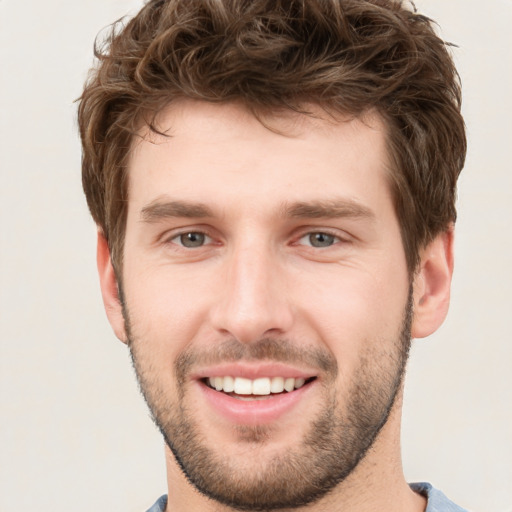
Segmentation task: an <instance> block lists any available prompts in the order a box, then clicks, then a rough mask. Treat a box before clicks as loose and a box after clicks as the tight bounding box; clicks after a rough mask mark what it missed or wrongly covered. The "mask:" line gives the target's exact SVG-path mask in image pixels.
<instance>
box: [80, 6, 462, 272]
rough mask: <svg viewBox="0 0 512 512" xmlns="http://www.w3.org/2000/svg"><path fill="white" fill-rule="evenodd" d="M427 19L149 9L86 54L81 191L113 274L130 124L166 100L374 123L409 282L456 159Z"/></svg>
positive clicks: (379, 12)
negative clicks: (383, 138)
mask: <svg viewBox="0 0 512 512" xmlns="http://www.w3.org/2000/svg"><path fill="white" fill-rule="evenodd" d="M449 46H450V45H449V44H448V43H445V42H444V41H443V40H442V39H441V38H440V37H439V36H438V35H437V34H436V31H435V26H434V23H433V22H432V20H430V19H429V18H427V17H425V16H423V15H421V14H419V13H417V12H416V10H415V8H414V5H412V6H411V7H409V6H408V5H405V4H404V2H402V1H399V0H250V1H249V0H150V1H149V2H147V3H146V4H145V5H144V7H143V8H142V9H141V10H140V12H139V13H138V14H137V15H136V16H135V17H134V18H132V19H131V20H129V21H128V22H126V23H124V22H123V21H118V22H116V23H115V24H114V25H113V26H112V27H111V29H110V31H109V35H108V36H107V37H106V38H104V39H103V40H102V41H101V42H98V40H97V42H96V44H95V55H96V57H97V65H96V66H95V68H94V69H93V70H91V72H90V75H89V78H88V80H87V82H86V84H85V88H84V91H83V94H82V96H81V98H80V103H79V108H78V122H79V128H80V135H81V140H82V147H83V156H82V179H83V187H84V191H85V194H86V197H87V202H88V205H89V209H90V211H91V214H92V216H93V218H94V220H95V222H96V223H97V225H98V227H99V229H101V230H102V232H103V233H104V235H105V237H106V238H107V240H108V243H109V247H110V250H111V255H112V261H113V263H114V267H115V268H116V269H117V270H119V269H120V267H121V265H122V252H123V243H124V231H125V228H126V215H127V200H128V196H127V194H128V191H127V189H128V187H127V160H128V156H129V152H130V148H131V145H132V140H133V138H134V136H136V134H137V133H138V131H139V129H140V127H141V125H142V124H147V125H148V126H149V127H150V128H152V129H154V130H156V128H155V127H154V120H155V117H156V115H157V114H158V112H159V111H161V110H162V109H163V108H164V107H166V106H167V105H168V104H169V103H171V102H173V101H174V100H176V99H179V98H191V99H197V100H202V101H208V102H231V101H237V102H241V103H242V104H244V105H246V107H247V108H249V109H251V110H252V111H253V112H255V113H257V112H260V113H264V112H275V111H279V110H280V109H292V110H297V111H302V110H301V109H302V107H303V106H304V105H305V104H311V103H313V104H317V105H320V106H321V107H323V108H325V109H327V110H328V111H331V112H333V113H342V114H349V115H355V116H362V115H364V113H366V112H368V111H369V110H375V111H377V112H378V113H379V115H380V116H381V117H382V119H383V120H384V122H385V124H386V126H387V129H388V133H387V147H388V152H389V156H390V161H391V163H392V169H391V172H390V184H391V191H392V194H393V200H394V203H395V209H396V213H397V217H398V219H399V222H400V226H401V232H402V241H403V245H404V249H405V254H406V258H407V264H408V268H409V271H411V272H412V271H413V270H414V269H415V267H416V265H417V263H418V258H419V256H418V254H419V250H420V249H421V247H422V246H424V245H426V244H427V243H428V242H429V241H431V240H432V239H433V238H434V237H435V236H436V235H437V234H439V233H440V232H442V231H444V230H446V229H448V227H449V226H450V225H451V223H452V222H454V221H455V217H456V210H455V195H456V182H457V178H458V175H459V173H460V171H461V169H462V167H463V164H464V159H465V153H466V136H465V127H464V121H463V119H462V116H461V112H460V109H461V90H460V80H459V76H458V74H457V71H456V69H455V66H454V63H453V61H452V58H451V55H450V52H449V48H448V47H449Z"/></svg>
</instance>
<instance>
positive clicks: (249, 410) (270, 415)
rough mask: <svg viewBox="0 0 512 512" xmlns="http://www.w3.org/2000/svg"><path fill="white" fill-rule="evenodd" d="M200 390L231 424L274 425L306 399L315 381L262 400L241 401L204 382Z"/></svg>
mask: <svg viewBox="0 0 512 512" xmlns="http://www.w3.org/2000/svg"><path fill="white" fill-rule="evenodd" d="M198 384H199V388H200V390H201V392H202V393H203V396H204V397H205V399H206V400H207V402H208V404H209V406H210V407H211V408H212V409H213V410H214V411H216V412H218V413H220V414H221V415H222V416H223V417H225V418H226V419H228V420H229V421H230V422H232V423H235V424H238V425H263V424H267V423H272V422H274V421H276V420H277V419H279V418H280V417H281V416H283V415H285V414H286V413H287V412H289V411H290V410H291V409H293V408H294V407H296V406H297V405H298V403H299V402H300V401H301V400H302V399H303V398H304V397H305V395H306V394H307V393H309V391H311V389H312V388H313V386H314V385H315V381H313V382H310V383H308V384H305V385H304V386H302V387H301V388H299V389H296V390H294V391H291V392H285V393H279V394H276V395H270V398H263V399H261V400H258V399H255V400H239V399H238V398H234V397H232V396H229V395H227V394H226V393H222V392H220V391H216V390H214V389H212V388H210V387H208V386H207V385H206V384H204V383H203V382H202V381H198Z"/></svg>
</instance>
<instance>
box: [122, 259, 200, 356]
mask: <svg viewBox="0 0 512 512" xmlns="http://www.w3.org/2000/svg"><path fill="white" fill-rule="evenodd" d="M125 276H126V285H125V290H124V291H125V296H126V302H127V307H128V312H129V317H130V324H131V334H132V337H133V338H141V339H144V343H146V344H147V345H151V347H152V349H151V350H152V353H153V354H154V356H155V357H154V359H155V360H156V359H157V358H160V359H161V358H164V359H166V360H168V359H169V358H170V357H171V358H172V357H173V356H174V355H175V354H177V353H179V352H180V351H181V350H183V349H184V348H185V347H186V345H187V344H188V342H190V340H192V339H194V338H195V337H196V336H197V335H198V331H199V330H200V329H201V318H205V315H206V312H207V310H208V306H207V297H206V290H207V289H206V284H207V283H204V281H203V283H202V284H200V283H201V280H200V279H194V280H191V279H190V278H189V277H187V276H186V275H185V273H180V272H171V271H170V270H169V269H165V268H163V269H157V270H156V271H149V270H146V271H142V272H140V273H138V274H135V273H131V275H130V272H129V267H128V268H127V271H126V273H125Z"/></svg>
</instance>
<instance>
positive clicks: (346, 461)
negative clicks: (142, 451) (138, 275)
mask: <svg viewBox="0 0 512 512" xmlns="http://www.w3.org/2000/svg"><path fill="white" fill-rule="evenodd" d="M124 310H125V321H126V326H127V330H128V331H131V329H130V322H129V320H130V319H129V315H128V312H127V311H126V308H124ZM411 321H412V292H410V293H409V298H408V302H407V306H406V308H405V311H404V315H403V321H402V326H401V331H400V333H399V335H397V337H396V339H395V340H393V343H391V342H390V341H389V340H381V341H382V343H371V344H369V346H370V347H371V349H368V351H367V352H366V353H365V352H363V355H362V357H361V358H360V364H359V368H358V369H357V370H356V372H354V376H353V378H352V381H351V382H350V383H349V384H348V385H347V386H346V387H345V389H347V393H346V394H345V401H346V403H345V404H343V403H339V397H337V396H336V394H335V393H334V392H333V390H334V386H333V383H334V381H335V380H336V377H337V375H338V367H337V363H336V360H335V359H334V357H333V356H332V354H331V353H329V352H327V351H326V350H325V349H313V350H310V351H307V352H304V351H300V350H299V349H297V348H296V347H295V346H294V344H293V343H292V342H290V341H289V340H280V339H262V340H259V341H258V342H255V343H253V344H240V343H238V342H237V341H236V340H229V341H227V342H226V343H224V345H222V344H221V347H222V346H223V347H224V348H219V347H216V351H215V356H213V357H215V358H218V359H219V360H222V361H226V360H231V361H235V360H262V359H266V360H278V361H281V362H285V363H286V362H293V361H297V360H303V361H305V362H309V363H311V362H312V361H316V363H317V366H322V372H323V373H322V375H323V376H325V378H324V379H323V381H324V382H323V391H322V393H323V395H324V399H323V407H322V410H321V412H320V413H319V414H318V415H317V417H316V418H315V419H314V420H313V421H312V422H311V425H310V426H309V428H308V430H307V432H306V434H305V435H304V437H303V439H302V442H301V443H300V445H299V446H296V447H295V448H294V449H291V450H286V451H285V453H279V454H276V455H273V456H272V457H268V458H267V460H266V461H265V464H264V465H262V464H258V463H257V462H256V461H255V460H254V459H251V460H245V459H244V460H229V459H228V458H226V456H225V455H224V454H223V453H222V449H219V450H216V449H215V447H212V446H211V443H210V442H209V441H208V437H207V436H208V425H199V424H198V422H197V420H196V419H195V418H194V413H193V411H192V410H191V409H189V407H188V404H187V391H186V387H185V384H186V381H187V379H186V375H187V373H188V371H189V368H190V367H191V366H192V365H193V364H194V363H195V362H196V361H197V359H198V358H199V359H201V358H202V359H201V360H204V357H203V355H201V354H194V353H186V354H182V355H181V356H180V357H179V358H178V359H177V361H176V362H175V368H174V370H175V373H174V375H175V377H176V389H177V391H178V392H177V398H176V399H174V400H173V399H172V398H170V397H168V396H167V395H166V391H165V389H162V388H161V386H160V384H159V380H158V375H155V374H154V372H152V371H151V366H150V365H146V364H145V360H144V356H142V355H141V354H140V352H141V349H142V347H143V346H144V343H143V340H140V339H137V338H134V337H132V336H131V334H129V339H130V343H129V346H130V352H131V356H132V361H133V366H134V368H135V372H136V375H137V379H138V381H139V386H140V389H141V392H142V394H143V396H144V399H145V400H146V403H147V404H148V406H149V409H150V411H151V414H152V417H153V420H154V422H155V424H156V425H157V427H158V428H159V430H160V432H161V433H162V435H163V437H164V439H165V442H166V443H167V446H168V447H169V448H170V450H171V451H172V453H173V455H174V457H175V459H176V461H177V463H178V465H179V466H180V467H181V469H182V471H183V473H184V475H185V476H186V478H187V479H188V481H189V482H190V483H191V484H192V485H193V486H194V487H195V488H196V489H197V490H198V491H199V492H201V493H202V494H203V495H205V496H207V497H208V498H210V499H213V500H215V501H218V502H219V503H222V504H224V505H227V506H229V507H231V508H233V509H236V510H250V511H271V510H279V509H293V508H298V507H301V506H305V505H308V504H311V503H314V502H316V501H318V500H320V499H321V498H323V497H324V496H326V495H327V494H328V493H329V492H330V491H332V490H333V489H334V488H335V487H337V486H338V485H339V484H340V483H341V482H343V481H344V480H345V479H346V478H347V477H348V476H349V475H350V474H351V473H352V472H353V471H354V469H355V468H356V467H357V465H358V464H359V462H360V461H361V460H362V459H363V458H364V456H365V455H366V453H367V451H368V450H369V448H370V447H371V446H372V445H373V443H374V441H375V439H376V438H377V436H378V434H379V432H380V431H381V429H382V427H383V426H384V425H385V424H386V422H387V420H388V417H389V414H390V412H391V410H392V408H393V404H394V403H395V400H396V397H397V395H398V393H399V390H400V388H401V384H402V380H403V376H404V373H405V367H406V363H407V359H408V355H409V349H410V345H411V336H410V331H411ZM379 346H382V347H387V350H384V349H383V350H381V351H379V353H375V348H376V347H379ZM207 357H208V356H207ZM200 426H202V427H203V428H202V430H201V428H200ZM236 435H237V436H238V438H237V439H238V441H239V442H240V443H248V444H249V445H251V447H252V448H257V447H261V448H264V447H265V444H266V443H267V442H268V440H269V439H271V436H272V432H271V427H268V428H267V427H266V426H257V427H251V426H245V427H239V428H238V429H237V431H236Z"/></svg>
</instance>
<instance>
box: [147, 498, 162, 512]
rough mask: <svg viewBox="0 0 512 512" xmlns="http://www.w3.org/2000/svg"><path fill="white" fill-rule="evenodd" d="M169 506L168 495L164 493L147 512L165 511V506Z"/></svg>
mask: <svg viewBox="0 0 512 512" xmlns="http://www.w3.org/2000/svg"><path fill="white" fill-rule="evenodd" d="M166 506H167V495H166V494H164V495H163V496H160V498H158V500H156V502H155V504H154V505H153V506H152V507H150V508H148V509H147V510H146V512H164V511H165V507H166Z"/></svg>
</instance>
